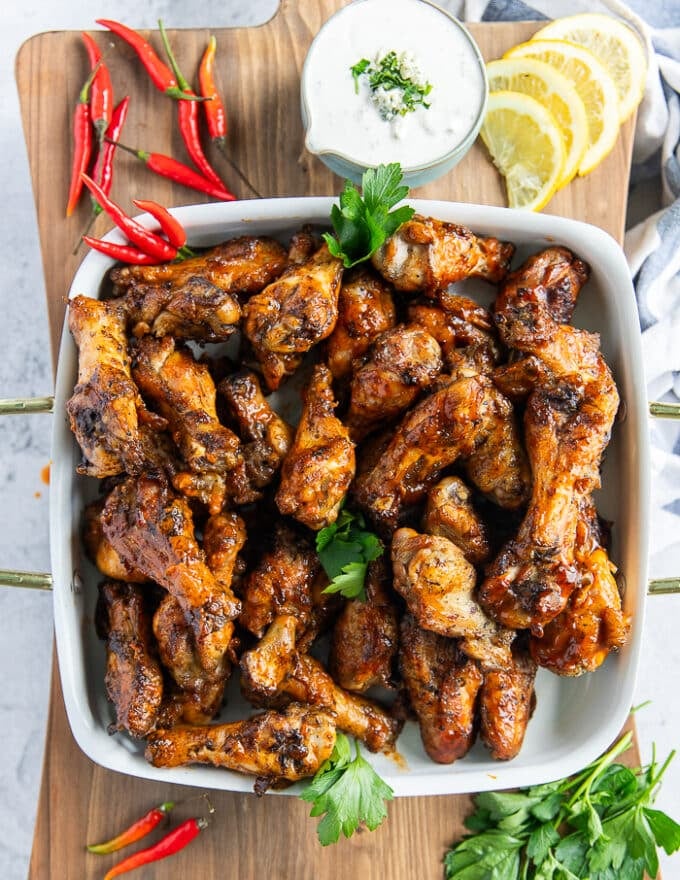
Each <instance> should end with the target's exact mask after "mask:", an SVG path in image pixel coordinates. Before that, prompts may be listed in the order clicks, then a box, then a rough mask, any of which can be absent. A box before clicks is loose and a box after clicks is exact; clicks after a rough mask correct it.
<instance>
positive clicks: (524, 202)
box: [480, 91, 565, 211]
mask: <svg viewBox="0 0 680 880" xmlns="http://www.w3.org/2000/svg"><path fill="white" fill-rule="evenodd" d="M480 135H481V137H482V140H483V141H484V143H485V144H486V147H487V149H488V151H489V153H490V154H491V158H492V159H493V162H494V165H495V166H496V167H497V168H498V170H499V171H500V173H501V174H502V175H503V176H504V177H505V185H506V188H507V191H508V204H509V205H510V207H511V208H526V209H528V210H532V211H539V210H540V209H541V208H542V207H543V206H544V205H546V204H547V203H548V201H549V200H550V198H551V197H552V195H553V194H554V193H555V190H556V189H557V186H558V184H559V182H560V180H561V179H562V169H563V167H564V158H565V151H564V142H563V141H562V135H561V133H560V129H559V126H558V124H557V122H556V121H555V117H554V116H553V115H552V113H551V112H550V111H549V110H546V108H545V107H544V106H543V104H540V103H539V102H538V101H537V100H536V99H535V98H532V97H531V96H530V95H523V94H522V93H521V92H503V91H501V92H491V93H490V94H489V102H488V104H487V108H486V116H485V117H484V123H483V125H482V128H481V131H480Z"/></svg>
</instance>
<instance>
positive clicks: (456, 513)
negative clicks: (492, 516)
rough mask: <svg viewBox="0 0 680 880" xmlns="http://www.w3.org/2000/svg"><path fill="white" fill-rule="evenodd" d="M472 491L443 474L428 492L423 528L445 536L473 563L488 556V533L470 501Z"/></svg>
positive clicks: (480, 561) (484, 560) (457, 479)
mask: <svg viewBox="0 0 680 880" xmlns="http://www.w3.org/2000/svg"><path fill="white" fill-rule="evenodd" d="M471 495H472V493H471V492H470V490H469V489H468V487H467V486H466V485H465V483H464V482H463V481H462V480H461V479H460V477H445V478H444V479H443V480H440V482H439V483H437V485H436V486H433V487H432V488H431V489H430V491H429V492H428V493H427V506H426V508H425V516H424V518H423V531H425V532H427V533H428V534H429V535H439V536H440V537H441V538H448V539H449V541H451V542H452V543H454V544H455V545H456V547H458V548H459V549H460V550H462V552H463V556H465V558H466V559H467V561H468V562H471V563H472V564H473V565H481V564H482V563H484V562H486V560H487V559H488V558H489V555H490V552H491V549H490V547H489V536H488V533H487V527H486V525H485V523H484V520H483V519H482V518H481V517H480V516H479V514H478V513H477V512H476V510H475V509H474V507H473V506H472V500H471Z"/></svg>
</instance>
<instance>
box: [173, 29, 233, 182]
mask: <svg viewBox="0 0 680 880" xmlns="http://www.w3.org/2000/svg"><path fill="white" fill-rule="evenodd" d="M158 29H159V31H160V33H161V40H162V41H163V47H164V48H165V52H166V54H167V56H168V59H169V60H170V66H171V67H172V69H173V71H174V74H175V77H176V78H177V82H178V83H179V87H180V88H181V89H182V94H183V95H185V96H186V97H189V98H195V97H197V95H196V92H194V90H193V89H192V88H191V86H190V85H189V83H188V82H187V80H186V79H185V78H184V76H183V75H182V71H181V70H180V69H179V65H178V64H177V60H176V58H175V55H174V53H173V51H172V47H171V46H170V41H169V40H168V35H167V33H166V31H165V27H164V25H163V22H162V21H160V19H159V21H158ZM205 103H207V104H209V103H210V101H206V102H205ZM177 118H178V122H179V131H180V134H181V135H182V140H183V141H184V146H185V147H186V149H187V153H188V154H189V156H190V157H191V161H192V162H193V163H194V165H195V166H196V167H197V168H198V170H199V171H200V172H201V174H202V175H203V176H204V177H207V179H208V180H212V182H213V183H214V184H215V185H216V186H224V183H223V181H222V178H221V177H220V176H219V174H218V173H217V171H215V169H214V168H213V167H212V165H211V164H210V162H208V159H207V157H206V155H205V153H204V152H203V147H202V146H201V136H200V133H199V130H198V105H197V104H196V102H195V101H193V100H192V101H180V102H179V103H178V105H177Z"/></svg>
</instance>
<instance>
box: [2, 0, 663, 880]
mask: <svg viewBox="0 0 680 880" xmlns="http://www.w3.org/2000/svg"><path fill="white" fill-rule="evenodd" d="M277 5H278V4H277V0H220V2H216V0H204V2H202V3H200V4H198V3H192V2H188V3H181V4H180V3H176V2H172V0H147V3H145V4H143V5H142V4H139V3H138V2H132V0H98V2H97V4H96V8H94V7H93V5H92V4H91V3H90V2H88V0H63V2H62V3H60V4H55V3H52V2H49V0H22V2H21V3H20V4H18V3H12V4H11V5H10V3H8V2H5V3H3V4H2V11H0V156H1V157H2V161H1V162H0V193H2V200H3V206H4V210H2V211H0V240H1V241H2V251H3V254H4V259H5V263H4V266H5V268H4V269H3V271H2V275H3V278H2V282H1V283H0V291H1V292H0V304H1V318H0V349H1V350H2V351H3V352H4V354H3V356H2V357H1V358H0V397H19V396H33V395H43V394H49V393H51V392H52V387H53V386H52V374H51V361H50V354H49V341H48V332H47V320H46V313H45V305H44V287H43V280H42V272H41V264H40V254H39V250H38V235H37V228H36V222H35V215H34V209H33V196H32V193H31V186H30V179H29V173H28V164H27V161H26V156H25V149H24V141H23V134H22V130H21V121H20V116H19V106H18V101H17V98H16V89H15V86H14V78H13V69H14V68H13V65H14V56H15V54H16V52H17V50H18V48H19V46H20V45H21V43H22V41H23V40H25V39H26V38H27V37H29V36H31V35H32V34H34V33H37V32H40V31H43V30H58V29H77V30H81V29H87V28H91V27H93V26H94V18H95V17H108V18H114V19H119V20H121V21H124V22H126V23H127V24H130V25H131V26H133V27H154V26H155V24H156V21H157V19H158V18H159V17H162V18H163V19H164V21H165V22H166V23H167V25H168V26H169V27H190V26H215V27H228V26H232V25H248V24H257V23H259V22H262V21H266V20H267V19H268V18H269V17H270V16H271V15H272V13H273V11H274V10H275V9H276V7H277ZM441 5H453V4H447V3H442V4H441ZM641 5H643V4H641ZM641 11H642V10H641ZM643 14H644V13H643ZM638 195H639V194H638ZM639 210H640V205H639V204H636V213H638V211H639ZM50 430H51V417H49V416H33V417H25V416H13V417H6V418H4V419H2V420H0V566H1V567H3V568H17V569H27V570H34V571H48V570H49V548H48V531H47V505H48V489H47V487H46V486H45V485H43V483H42V482H41V479H40V471H41V468H43V466H44V465H46V464H47V462H48V460H49V438H50ZM652 562H653V568H654V570H653V571H652V574H653V575H656V576H668V575H678V574H680V572H673V571H667V570H664V567H663V559H658V557H657V556H654V555H653V556H652ZM678 611H680V597H677V598H673V597H669V598H664V597H660V598H654V599H651V600H650V602H649V606H648V613H647V619H646V621H645V645H646V647H645V651H644V656H643V659H642V665H641V669H640V675H639V680H638V686H637V693H636V703H641V702H643V701H646V700H651V701H652V705H651V706H650V707H648V708H646V709H645V710H644V711H642V712H641V713H640V715H639V721H638V724H639V729H640V741H641V746H642V753H643V760H647V759H648V758H649V757H650V754H651V746H652V743H653V742H655V743H656V744H657V750H658V754H660V755H661V756H665V755H666V754H667V752H669V751H670V750H671V749H672V748H674V747H676V746H677V745H678V743H680V735H679V734H678V730H679V729H680V699H679V698H678V695H677V694H678V689H677V684H676V682H677V680H678V674H679V673H680V639H678V637H677V623H676V621H677V619H678ZM674 612H675V613H674ZM51 649H52V606H51V597H50V596H49V595H48V594H39V593H34V592H30V591H20V590H9V589H3V588H0V676H1V680H0V717H1V718H2V726H3V748H2V751H1V753H0V828H2V835H0V877H2V878H4V880H17V878H21V877H25V876H26V871H27V866H28V860H29V856H30V848H31V840H32V833H33V823H34V817H35V809H36V802H37V795H38V788H39V782H40V771H41V763H42V753H43V738H44V731H45V721H46V715H47V705H48V684H49V672H50V662H51ZM658 805H659V806H660V807H661V808H662V809H665V810H667V811H668V812H670V813H671V815H674V817H675V818H676V819H678V820H680V761H679V762H677V763H676V765H675V766H673V767H672V768H671V770H670V771H669V773H668V776H667V779H666V782H665V785H664V787H663V790H662V792H661V795H660V797H659V800H658ZM665 866H666V867H665V876H666V880H672V878H673V877H677V876H679V875H680V874H679V872H678V871H677V863H676V862H673V867H669V865H668V860H665ZM395 880H396V878H395ZM404 880H406V878H404ZM409 880H410V878H409Z"/></svg>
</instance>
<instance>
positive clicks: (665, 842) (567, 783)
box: [444, 733, 680, 880]
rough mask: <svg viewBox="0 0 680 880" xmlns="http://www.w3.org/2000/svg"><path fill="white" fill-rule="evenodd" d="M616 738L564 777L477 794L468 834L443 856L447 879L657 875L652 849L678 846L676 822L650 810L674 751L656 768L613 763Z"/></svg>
mask: <svg viewBox="0 0 680 880" xmlns="http://www.w3.org/2000/svg"><path fill="white" fill-rule="evenodd" d="M631 740H632V734H630V733H627V734H625V736H623V737H622V738H621V739H620V740H619V741H618V742H617V743H616V744H615V745H614V746H613V747H612V748H611V749H610V751H608V752H607V753H606V754H605V755H603V756H602V757H601V758H599V759H598V760H597V761H594V762H593V763H592V764H590V765H589V766H588V767H586V768H585V770H582V771H581V772H580V773H578V774H576V775H575V776H572V777H570V778H568V779H561V780H559V781H558V782H551V783H548V784H546V785H537V786H533V787H532V788H525V789H521V790H520V791H519V792H516V793H514V792H513V793H510V792H484V793H483V794H479V795H477V797H476V798H475V808H476V809H475V812H474V813H473V814H472V815H471V816H470V817H469V818H468V819H467V820H466V821H465V825H466V827H467V828H469V829H470V830H471V831H474V832H475V833H474V834H472V835H468V836H467V837H465V838H463V840H462V841H461V842H460V843H458V844H457V845H456V846H455V847H453V849H451V850H450V851H449V852H448V853H447V854H446V856H445V860H444V863H445V873H446V878H447V880H450V878H454V877H455V878H456V880H478V878H483V877H493V878H495V880H586V878H587V880H642V878H643V875H644V873H645V871H646V872H647V873H648V874H649V876H650V877H656V875H657V873H658V870H659V859H658V856H657V847H658V846H661V847H663V848H664V850H665V851H666V852H667V853H668V855H670V854H671V853H674V852H676V851H677V850H678V849H680V825H678V824H677V822H675V821H674V820H673V819H671V818H670V817H669V816H667V815H666V814H665V813H662V812H661V811H659V810H654V809H652V808H651V804H653V803H654V798H655V796H656V791H657V787H658V785H659V783H660V781H661V778H662V776H663V775H664V773H665V772H666V769H667V767H668V765H669V764H670V762H671V760H672V758H673V756H674V754H675V752H672V753H671V754H670V755H669V757H668V758H667V759H666V761H665V762H664V764H663V766H662V767H661V768H658V766H657V764H656V761H655V760H654V758H653V759H652V763H651V764H650V765H649V766H648V767H644V768H642V767H641V768H638V769H637V770H631V769H629V768H628V767H624V766H623V765H622V764H615V763H614V760H615V758H616V757H618V755H620V754H621V753H622V752H624V751H625V750H626V749H627V748H629V746H630V743H631Z"/></svg>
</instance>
